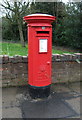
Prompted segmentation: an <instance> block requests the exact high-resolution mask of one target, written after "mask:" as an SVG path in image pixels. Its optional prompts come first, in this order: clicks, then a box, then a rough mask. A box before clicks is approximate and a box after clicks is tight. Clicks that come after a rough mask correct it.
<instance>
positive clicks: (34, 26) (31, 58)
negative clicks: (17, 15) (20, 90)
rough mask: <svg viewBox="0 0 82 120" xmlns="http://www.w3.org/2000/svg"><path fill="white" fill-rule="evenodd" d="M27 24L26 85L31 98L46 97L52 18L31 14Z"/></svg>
mask: <svg viewBox="0 0 82 120" xmlns="http://www.w3.org/2000/svg"><path fill="white" fill-rule="evenodd" d="M24 20H25V21H26V22H27V23H28V84H29V93H30V95H31V97H33V98H36V97H47V96H48V95H49V92H50V84H51V58H52V25H51V23H52V22H53V21H54V20H55V17H54V16H51V15H47V14H31V15H28V16H25V17H24Z"/></svg>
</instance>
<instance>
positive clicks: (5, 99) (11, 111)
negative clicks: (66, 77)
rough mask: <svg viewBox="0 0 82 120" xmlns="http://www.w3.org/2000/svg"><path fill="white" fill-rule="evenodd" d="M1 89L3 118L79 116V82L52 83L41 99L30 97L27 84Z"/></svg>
mask: <svg viewBox="0 0 82 120" xmlns="http://www.w3.org/2000/svg"><path fill="white" fill-rule="evenodd" d="M81 84H82V83H81ZM2 91H3V92H2V107H3V108H2V116H3V118H80V97H81V96H82V94H81V93H80V83H72V84H69V85H66V84H62V85H61V84H53V85H52V86H51V95H50V96H49V97H48V98H47V99H43V100H42V99H36V100H33V99H31V98H30V96H29V94H28V88H27V86H23V87H10V88H3V90H2Z"/></svg>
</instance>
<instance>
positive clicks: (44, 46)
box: [39, 39, 48, 53]
mask: <svg viewBox="0 0 82 120" xmlns="http://www.w3.org/2000/svg"><path fill="white" fill-rule="evenodd" d="M47 42H48V40H47V39H39V52H40V53H42V52H47Z"/></svg>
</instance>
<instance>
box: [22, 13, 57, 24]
mask: <svg viewBox="0 0 82 120" xmlns="http://www.w3.org/2000/svg"><path fill="white" fill-rule="evenodd" d="M23 19H24V20H25V21H26V22H27V23H31V22H39V23H40V22H43V21H45V22H50V23H52V22H53V21H54V20H55V19H56V17H54V16H52V15H48V14H41V13H39V14H30V15H27V16H25V17H23Z"/></svg>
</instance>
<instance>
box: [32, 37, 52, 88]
mask: <svg viewBox="0 0 82 120" xmlns="http://www.w3.org/2000/svg"><path fill="white" fill-rule="evenodd" d="M34 42H35V43H34V44H35V47H36V48H35V50H34V54H33V57H34V60H33V61H34V63H33V66H34V67H33V68H34V69H33V78H34V80H33V85H34V86H47V85H49V84H51V39H50V37H49V36H37V37H36V40H35V41H34Z"/></svg>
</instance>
